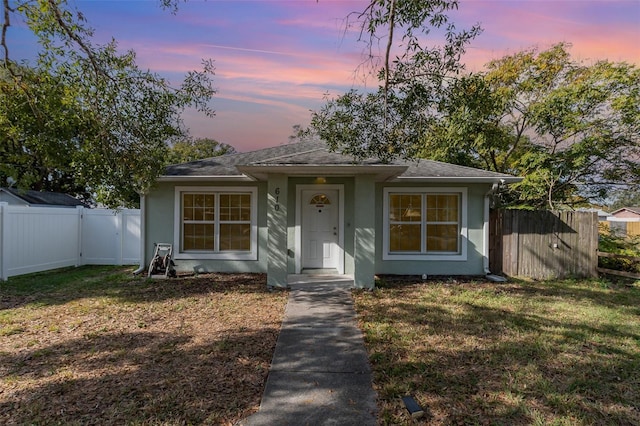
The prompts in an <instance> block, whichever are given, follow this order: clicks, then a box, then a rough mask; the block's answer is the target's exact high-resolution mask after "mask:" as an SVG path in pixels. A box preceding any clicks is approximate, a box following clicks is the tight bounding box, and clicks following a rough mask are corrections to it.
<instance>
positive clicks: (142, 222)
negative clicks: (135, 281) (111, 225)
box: [133, 194, 147, 275]
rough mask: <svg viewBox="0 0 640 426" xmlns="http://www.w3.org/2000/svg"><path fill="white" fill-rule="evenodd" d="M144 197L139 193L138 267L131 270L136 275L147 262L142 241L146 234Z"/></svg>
mask: <svg viewBox="0 0 640 426" xmlns="http://www.w3.org/2000/svg"><path fill="white" fill-rule="evenodd" d="M146 200H147V199H146V197H145V196H144V194H140V266H139V267H138V269H136V270H135V271H133V275H138V274H140V273H142V271H144V270H145V268H146V264H147V262H145V259H144V254H145V253H144V243H145V236H146V232H145V229H146V220H145V218H146V210H147V209H146V208H145V205H146Z"/></svg>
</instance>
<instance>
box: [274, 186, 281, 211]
mask: <svg viewBox="0 0 640 426" xmlns="http://www.w3.org/2000/svg"><path fill="white" fill-rule="evenodd" d="M273 192H274V193H275V194H276V204H275V205H274V206H273V208H274V209H275V210H276V211H279V210H280V187H278V188H276V189H275V191H273Z"/></svg>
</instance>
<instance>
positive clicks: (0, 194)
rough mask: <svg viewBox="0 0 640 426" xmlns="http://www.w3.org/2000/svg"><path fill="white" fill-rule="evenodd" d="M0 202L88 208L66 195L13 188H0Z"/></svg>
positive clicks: (19, 204) (31, 205)
mask: <svg viewBox="0 0 640 426" xmlns="http://www.w3.org/2000/svg"><path fill="white" fill-rule="evenodd" d="M0 202H6V203H8V204H9V205H10V206H25V207H77V206H82V207H89V206H88V205H86V204H85V203H83V202H82V201H80V200H78V199H77V198H74V197H72V196H71V195H68V194H61V193H59V192H43V191H34V190H31V189H26V190H22V189H15V188H0Z"/></svg>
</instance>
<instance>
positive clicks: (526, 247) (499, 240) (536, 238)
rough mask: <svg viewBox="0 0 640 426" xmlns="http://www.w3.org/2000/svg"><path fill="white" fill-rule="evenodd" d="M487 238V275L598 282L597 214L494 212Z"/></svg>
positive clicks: (521, 211) (524, 211)
mask: <svg viewBox="0 0 640 426" xmlns="http://www.w3.org/2000/svg"><path fill="white" fill-rule="evenodd" d="M489 233H490V241H491V245H490V247H489V268H490V269H491V272H494V273H503V274H505V275H507V276H520V277H530V278H533V279H550V278H563V277H568V276H572V277H594V276H597V267H598V216H597V214H596V213H593V212H566V211H563V212H557V211H526V210H494V211H492V212H491V218H490V223H489Z"/></svg>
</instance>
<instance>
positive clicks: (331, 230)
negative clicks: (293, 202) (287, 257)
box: [300, 187, 343, 270]
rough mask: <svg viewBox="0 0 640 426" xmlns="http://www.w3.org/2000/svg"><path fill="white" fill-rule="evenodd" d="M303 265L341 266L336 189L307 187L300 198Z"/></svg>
mask: <svg viewBox="0 0 640 426" xmlns="http://www.w3.org/2000/svg"><path fill="white" fill-rule="evenodd" d="M300 212H301V216H302V217H301V222H302V223H301V229H302V232H301V233H302V235H301V237H302V238H301V246H302V256H301V267H302V269H305V268H306V269H334V268H335V269H337V270H341V269H342V267H341V262H340V257H341V256H342V255H343V254H342V253H343V252H342V249H341V247H340V240H341V238H340V233H341V229H340V197H339V191H338V190H337V189H330V188H322V187H318V188H313V189H304V190H302V192H301V199H300Z"/></svg>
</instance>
